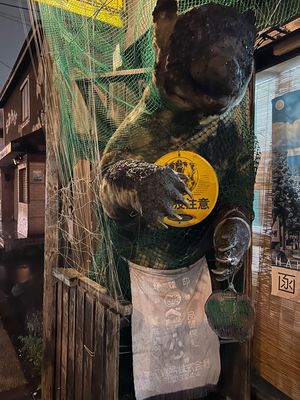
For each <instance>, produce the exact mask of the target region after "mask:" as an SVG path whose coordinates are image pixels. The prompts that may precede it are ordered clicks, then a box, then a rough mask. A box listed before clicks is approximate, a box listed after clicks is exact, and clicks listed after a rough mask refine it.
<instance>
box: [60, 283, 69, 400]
mask: <svg viewBox="0 0 300 400" xmlns="http://www.w3.org/2000/svg"><path fill="white" fill-rule="evenodd" d="M68 334H69V288H68V286H66V285H63V289H62V340H61V383H60V388H61V389H60V398H61V400H67V372H68Z"/></svg>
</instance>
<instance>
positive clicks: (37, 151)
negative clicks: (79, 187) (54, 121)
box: [0, 30, 46, 248]
mask: <svg viewBox="0 0 300 400" xmlns="http://www.w3.org/2000/svg"><path fill="white" fill-rule="evenodd" d="M35 35H36V32H35V31H34V30H32V31H31V32H30V33H29V35H28V37H27V39H26V41H25V43H24V45H23V47H22V49H21V51H20V53H19V56H18V58H17V60H16V63H15V65H14V67H13V69H12V72H11V74H10V76H9V78H8V80H7V82H6V84H5V85H4V87H3V90H2V92H1V94H0V108H2V109H3V130H2V138H1V142H2V143H0V144H1V148H0V170H1V185H0V186H1V189H0V192H1V220H2V230H1V233H0V245H2V246H3V247H10V248H12V247H14V246H15V245H16V246H20V245H24V244H25V243H28V242H29V240H28V239H35V240H36V241H37V242H41V241H43V235H44V215H45V157H46V145H45V134H44V129H43V119H44V111H43V110H44V108H43V97H44V88H43V66H42V62H41V56H40V51H39V49H38V47H37V41H36V40H35ZM0 133H1V132H0ZM21 239H23V240H21ZM24 239H27V240H24ZM31 243H32V240H31Z"/></svg>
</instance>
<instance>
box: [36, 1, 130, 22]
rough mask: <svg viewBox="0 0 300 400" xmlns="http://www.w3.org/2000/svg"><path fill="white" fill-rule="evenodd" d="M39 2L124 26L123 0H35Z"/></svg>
mask: <svg viewBox="0 0 300 400" xmlns="http://www.w3.org/2000/svg"><path fill="white" fill-rule="evenodd" d="M35 1H36V2H37V3H41V4H47V5H49V6H53V7H57V8H60V9H62V10H65V11H69V12H73V13H75V14H79V15H83V16H85V17H88V18H95V19H97V20H99V21H102V22H105V23H107V24H109V25H113V26H117V27H122V26H123V22H122V19H121V15H120V14H121V11H122V9H123V0H110V1H109V2H106V1H105V0H88V1H84V2H83V1H82V0H35Z"/></svg>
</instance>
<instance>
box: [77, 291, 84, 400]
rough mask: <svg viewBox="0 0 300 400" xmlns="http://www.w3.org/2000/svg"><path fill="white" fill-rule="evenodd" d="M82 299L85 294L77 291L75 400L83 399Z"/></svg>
mask: <svg viewBox="0 0 300 400" xmlns="http://www.w3.org/2000/svg"><path fill="white" fill-rule="evenodd" d="M84 297H85V292H84V291H83V290H82V289H80V288H78V289H77V307H76V333H75V334H76V344H75V400H82V399H83V397H82V395H83V384H82V379H83V341H84V331H83V329H84Z"/></svg>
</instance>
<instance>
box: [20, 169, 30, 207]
mask: <svg viewBox="0 0 300 400" xmlns="http://www.w3.org/2000/svg"><path fill="white" fill-rule="evenodd" d="M19 202H20V203H28V182H27V170H26V168H21V169H19Z"/></svg>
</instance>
